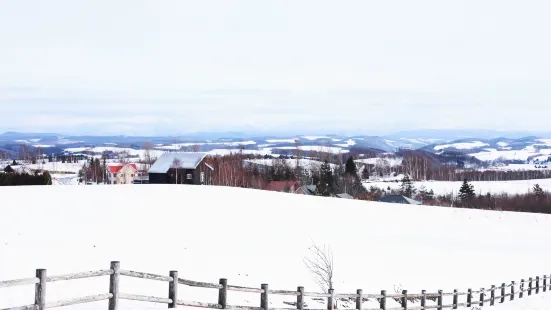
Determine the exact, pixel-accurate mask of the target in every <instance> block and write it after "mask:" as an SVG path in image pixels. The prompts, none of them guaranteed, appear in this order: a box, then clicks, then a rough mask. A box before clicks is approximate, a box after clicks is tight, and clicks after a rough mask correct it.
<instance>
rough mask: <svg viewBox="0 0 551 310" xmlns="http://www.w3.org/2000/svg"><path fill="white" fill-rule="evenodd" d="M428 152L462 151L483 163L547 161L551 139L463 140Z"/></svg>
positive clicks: (440, 145)
mask: <svg viewBox="0 0 551 310" xmlns="http://www.w3.org/2000/svg"><path fill="white" fill-rule="evenodd" d="M423 149H424V150H426V151H430V152H435V153H440V152H443V151H450V150H451V151H461V152H463V153H466V154H469V155H471V156H474V157H476V158H477V159H479V160H482V161H494V160H497V159H502V160H518V161H535V160H538V161H540V162H541V161H546V160H547V159H548V158H549V157H550V156H551V139H544V138H536V137H525V138H520V139H505V138H498V139H492V140H480V139H463V140H456V141H452V142H448V143H443V144H433V145H430V146H427V147H424V148H423Z"/></svg>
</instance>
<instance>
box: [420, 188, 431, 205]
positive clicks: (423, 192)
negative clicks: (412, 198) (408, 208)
mask: <svg viewBox="0 0 551 310" xmlns="http://www.w3.org/2000/svg"><path fill="white" fill-rule="evenodd" d="M419 197H421V200H422V201H423V202H426V201H432V200H434V191H433V190H432V189H431V190H430V191H427V188H426V187H425V185H421V188H419Z"/></svg>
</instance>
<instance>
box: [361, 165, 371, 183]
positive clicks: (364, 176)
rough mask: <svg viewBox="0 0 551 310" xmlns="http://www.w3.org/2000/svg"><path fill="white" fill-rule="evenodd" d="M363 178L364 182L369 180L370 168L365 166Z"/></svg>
mask: <svg viewBox="0 0 551 310" xmlns="http://www.w3.org/2000/svg"><path fill="white" fill-rule="evenodd" d="M362 178H363V179H364V180H369V166H368V165H364V170H363V171H362Z"/></svg>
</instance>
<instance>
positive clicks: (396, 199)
mask: <svg viewBox="0 0 551 310" xmlns="http://www.w3.org/2000/svg"><path fill="white" fill-rule="evenodd" d="M379 201H380V202H389V203H402V204H409V205H420V204H422V203H421V202H420V201H417V200H414V199H411V198H409V197H406V196H404V195H386V196H384V197H382V198H381V199H379Z"/></svg>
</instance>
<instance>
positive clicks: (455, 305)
mask: <svg viewBox="0 0 551 310" xmlns="http://www.w3.org/2000/svg"><path fill="white" fill-rule="evenodd" d="M457 298H458V296H457V290H453V309H457Z"/></svg>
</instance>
